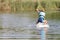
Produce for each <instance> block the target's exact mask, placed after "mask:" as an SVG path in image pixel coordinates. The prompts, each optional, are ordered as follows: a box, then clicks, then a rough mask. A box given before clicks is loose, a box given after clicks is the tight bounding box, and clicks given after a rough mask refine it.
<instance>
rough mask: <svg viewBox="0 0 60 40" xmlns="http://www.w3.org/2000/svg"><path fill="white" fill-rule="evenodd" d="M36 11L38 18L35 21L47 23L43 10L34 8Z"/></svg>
mask: <svg viewBox="0 0 60 40" xmlns="http://www.w3.org/2000/svg"><path fill="white" fill-rule="evenodd" d="M36 11H37V12H38V15H39V18H38V21H37V23H39V22H40V23H44V24H47V21H46V20H45V18H44V17H45V12H44V11H43V10H39V9H36Z"/></svg>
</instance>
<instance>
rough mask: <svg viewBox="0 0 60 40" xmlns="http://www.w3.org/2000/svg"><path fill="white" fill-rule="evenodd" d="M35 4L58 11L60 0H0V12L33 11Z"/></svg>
mask: <svg viewBox="0 0 60 40" xmlns="http://www.w3.org/2000/svg"><path fill="white" fill-rule="evenodd" d="M37 6H39V8H40V9H44V10H46V11H53V10H57V11H60V0H41V1H40V0H39V1H37V0H0V12H20V11H35V9H36V8H37Z"/></svg>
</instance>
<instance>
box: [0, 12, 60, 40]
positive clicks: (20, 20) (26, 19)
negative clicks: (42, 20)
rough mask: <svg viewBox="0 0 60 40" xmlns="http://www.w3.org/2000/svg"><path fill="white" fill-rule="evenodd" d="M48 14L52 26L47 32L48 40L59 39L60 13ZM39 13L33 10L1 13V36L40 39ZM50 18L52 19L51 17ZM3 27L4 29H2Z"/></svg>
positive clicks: (23, 39)
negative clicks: (18, 12)
mask: <svg viewBox="0 0 60 40" xmlns="http://www.w3.org/2000/svg"><path fill="white" fill-rule="evenodd" d="M51 15H52V14H47V16H48V17H46V19H47V20H48V23H49V25H50V28H49V30H48V33H47V38H48V40H59V38H60V31H59V30H60V27H59V26H60V21H59V19H58V17H60V16H59V13H58V14H57V15H58V16H56V13H55V14H54V15H53V16H54V17H53V18H55V19H52V17H51ZM37 17H38V15H37V14H36V13H33V12H28V13H20V14H0V38H20V39H21V40H25V39H26V40H40V35H39V34H40V33H39V30H37V29H36V27H35V24H36V21H37V19H38V18H37ZM49 18H50V19H49ZM1 28H3V29H1Z"/></svg>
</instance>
